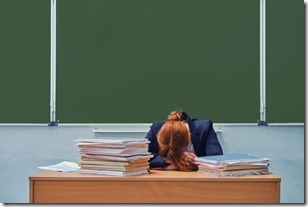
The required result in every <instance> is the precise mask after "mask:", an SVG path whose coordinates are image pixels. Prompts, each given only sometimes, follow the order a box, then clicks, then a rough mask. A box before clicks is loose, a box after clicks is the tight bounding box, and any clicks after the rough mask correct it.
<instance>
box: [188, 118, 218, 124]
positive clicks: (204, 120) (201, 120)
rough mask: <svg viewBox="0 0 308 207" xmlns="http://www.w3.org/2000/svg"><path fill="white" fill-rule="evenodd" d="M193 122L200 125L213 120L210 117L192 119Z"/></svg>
mask: <svg viewBox="0 0 308 207" xmlns="http://www.w3.org/2000/svg"><path fill="white" fill-rule="evenodd" d="M192 122H193V123H194V124H197V125H199V124H201V125H212V124H213V121H212V120H211V119H192Z"/></svg>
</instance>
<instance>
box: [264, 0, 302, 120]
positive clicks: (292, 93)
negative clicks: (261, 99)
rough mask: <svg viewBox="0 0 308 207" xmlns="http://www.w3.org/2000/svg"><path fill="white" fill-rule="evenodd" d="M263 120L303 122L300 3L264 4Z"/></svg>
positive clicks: (277, 1)
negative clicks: (265, 104)
mask: <svg viewBox="0 0 308 207" xmlns="http://www.w3.org/2000/svg"><path fill="white" fill-rule="evenodd" d="M266 15H267V42H266V43H267V68H266V70H267V101H266V102H267V120H268V122H270V123H275V122H278V123H279V122H302V123H304V122H305V53H304V51H305V36H304V35H305V27H304V25H305V21H304V20H305V13H304V2H303V1H301V0H294V1H292V0H270V1H267V13H266Z"/></svg>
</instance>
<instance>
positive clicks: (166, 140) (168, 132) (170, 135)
mask: <svg viewBox="0 0 308 207" xmlns="http://www.w3.org/2000/svg"><path fill="white" fill-rule="evenodd" d="M157 140H158V144H159V147H160V154H161V156H162V157H164V158H166V159H168V160H169V161H171V162H172V163H173V164H174V165H175V166H176V167H178V168H179V169H180V170H185V168H187V167H188V166H187V164H186V162H185V160H184V159H183V153H184V151H185V150H186V147H187V145H188V144H189V140H190V132H189V128H188V127H187V121H186V119H185V117H184V116H183V115H182V112H180V111H173V112H171V113H170V114H169V116H168V120H167V121H166V123H165V124H164V125H163V126H162V128H161V129H160V131H159V133H158V135H157Z"/></svg>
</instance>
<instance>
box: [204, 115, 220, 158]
mask: <svg viewBox="0 0 308 207" xmlns="http://www.w3.org/2000/svg"><path fill="white" fill-rule="evenodd" d="M206 136H207V137H206V143H205V153H206V155H207V156H213V155H222V154H223V151H222V148H221V146H220V143H219V141H218V138H217V134H216V132H215V130H214V128H213V122H212V121H210V125H209V128H208V132H207V134H206Z"/></svg>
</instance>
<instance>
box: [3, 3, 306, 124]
mask: <svg viewBox="0 0 308 207" xmlns="http://www.w3.org/2000/svg"><path fill="white" fill-rule="evenodd" d="M50 3H51V1H50V0H1V1H0V25H1V32H0V45H1V47H0V55H1V61H0V71H1V72H0V93H1V102H0V123H48V122H49V121H50ZM266 6H267V8H266V15H267V17H266V20H267V25H266V31H267V33H266V49H267V51H266V69H267V72H266V118H267V121H268V122H269V123H275V122H278V123H286V122H287V123H289V122H304V117H305V116H304V113H305V107H304V103H305V100H304V97H305V96H304V92H305V90H304V86H305V78H304V77H305V68H304V67H305V57H304V55H305V53H304V49H305V48H304V45H305V40H304V29H305V27H304V4H303V1H300V0H268V1H267V3H266ZM259 18H260V0H57V71H56V76H57V77H56V119H57V120H58V121H59V123H150V122H153V121H155V120H163V119H165V118H166V116H167V115H168V113H169V112H170V111H172V110H175V109H182V110H185V111H187V112H188V113H189V114H190V115H191V116H192V117H194V118H210V119H212V120H213V121H214V122H216V123H257V122H258V119H259V116H260V115H259V108H260V91H259V90H260V89H259V87H260V75H259V71H260V69H259V68H260V66H259V65H260V44H259V42H260V40H259V39H260V36H259V33H260V20H259Z"/></svg>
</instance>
